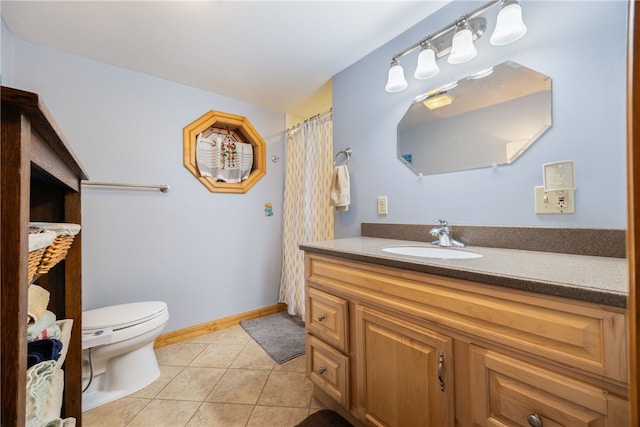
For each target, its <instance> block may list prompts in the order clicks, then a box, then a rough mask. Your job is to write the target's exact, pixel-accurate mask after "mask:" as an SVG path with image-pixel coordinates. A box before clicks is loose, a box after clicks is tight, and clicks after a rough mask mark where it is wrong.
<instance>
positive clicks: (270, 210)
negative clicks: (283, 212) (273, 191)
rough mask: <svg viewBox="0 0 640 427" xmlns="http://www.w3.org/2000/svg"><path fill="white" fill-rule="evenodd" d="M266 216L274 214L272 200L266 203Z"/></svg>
mask: <svg viewBox="0 0 640 427" xmlns="http://www.w3.org/2000/svg"><path fill="white" fill-rule="evenodd" d="M264 216H273V205H272V204H271V202H267V203H265V204H264Z"/></svg>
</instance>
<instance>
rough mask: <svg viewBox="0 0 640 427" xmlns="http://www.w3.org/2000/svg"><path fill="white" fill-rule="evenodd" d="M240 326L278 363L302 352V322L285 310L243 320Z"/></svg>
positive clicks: (300, 354)
mask: <svg viewBox="0 0 640 427" xmlns="http://www.w3.org/2000/svg"><path fill="white" fill-rule="evenodd" d="M240 326H242V327H243V328H244V330H245V331H247V333H248V334H249V335H250V336H251V338H253V339H254V341H255V342H257V343H258V344H260V347H262V348H263V349H264V351H266V352H267V354H268V355H269V356H271V358H272V359H273V360H274V361H276V362H277V363H278V364H282V363H284V362H286V361H287V360H291V359H294V358H296V357H298V356H302V355H303V354H304V322H303V321H302V320H300V319H299V318H297V317H295V316H291V315H289V314H288V313H287V312H286V311H281V312H279V313H276V314H272V315H270V316H265V317H261V318H259V319H254V320H243V321H241V322H240Z"/></svg>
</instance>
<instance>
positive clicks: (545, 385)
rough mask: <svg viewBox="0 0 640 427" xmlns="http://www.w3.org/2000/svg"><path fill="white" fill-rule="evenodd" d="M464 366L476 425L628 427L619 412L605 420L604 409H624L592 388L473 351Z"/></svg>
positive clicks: (483, 351)
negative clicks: (469, 378) (468, 364)
mask: <svg viewBox="0 0 640 427" xmlns="http://www.w3.org/2000/svg"><path fill="white" fill-rule="evenodd" d="M470 364H471V366H470V368H471V369H470V371H471V395H472V396H474V403H473V405H472V408H471V409H472V417H473V422H474V424H475V425H477V426H526V427H529V426H536V425H540V426H543V425H544V426H567V427H569V426H571V427H591V426H602V427H604V426H610V427H614V426H615V425H628V422H627V421H626V418H624V417H625V415H624V411H622V412H623V414H620V413H617V412H620V411H616V413H615V414H612V417H611V418H609V417H608V415H609V414H608V413H609V408H613V407H622V408H624V404H623V402H621V399H617V398H615V397H613V396H609V395H608V393H607V392H606V391H604V390H602V389H600V388H598V387H595V386H592V385H590V384H587V383H584V382H582V381H579V380H575V379H573V378H570V377H567V376H564V375H562V374H559V373H556V372H553V371H550V370H547V369H545V368H542V367H538V366H535V365H531V364H529V363H525V362H523V361H520V360H518V359H515V358H512V357H509V356H506V355H504V354H501V353H497V352H494V351H491V350H486V349H483V348H479V347H475V346H472V347H471V352H470ZM621 403H622V404H621ZM613 417H616V419H615V421H612V419H613ZM620 417H623V418H620ZM538 421H539V423H538Z"/></svg>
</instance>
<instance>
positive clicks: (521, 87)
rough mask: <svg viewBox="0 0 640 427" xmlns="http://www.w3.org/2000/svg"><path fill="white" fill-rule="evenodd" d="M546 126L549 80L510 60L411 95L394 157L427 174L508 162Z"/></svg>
mask: <svg viewBox="0 0 640 427" xmlns="http://www.w3.org/2000/svg"><path fill="white" fill-rule="evenodd" d="M550 126H551V78H549V77H547V76H545V75H543V74H540V73H538V72H537V71H534V70H531V69H529V68H527V67H524V66H522V65H519V64H517V63H515V62H512V61H507V62H505V63H502V64H499V65H496V66H494V67H492V68H490V69H487V70H482V71H480V72H478V73H476V74H474V75H472V76H469V77H466V78H463V79H460V80H458V81H457V82H453V83H450V84H448V85H446V86H442V87H439V88H436V89H434V90H431V91H429V92H427V93H425V94H422V95H420V96H418V97H416V99H415V101H414V102H413V103H412V104H411V106H410V107H409V109H408V110H407V112H406V113H405V115H404V117H403V118H402V120H400V123H399V124H398V158H399V159H400V160H401V161H402V162H403V163H404V164H406V165H407V166H408V167H409V168H410V169H411V170H412V171H414V172H415V173H416V174H418V175H420V174H423V175H427V174H435V173H443V172H453V171H458V170H466V169H476V168H482V167H488V166H494V165H501V164H507V163H512V162H513V161H515V160H516V159H517V158H518V157H519V156H520V155H521V154H522V153H524V152H525V150H526V149H527V148H529V147H530V146H531V144H533V142H534V141H535V140H536V139H538V138H539V137H540V136H541V135H542V134H543V133H544V131H546V130H547V129H548V128H549V127H550Z"/></svg>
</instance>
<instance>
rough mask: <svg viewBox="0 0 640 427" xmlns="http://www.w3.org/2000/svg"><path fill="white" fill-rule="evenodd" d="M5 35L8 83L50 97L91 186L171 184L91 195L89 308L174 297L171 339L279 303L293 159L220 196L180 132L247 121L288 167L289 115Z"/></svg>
mask: <svg viewBox="0 0 640 427" xmlns="http://www.w3.org/2000/svg"><path fill="white" fill-rule="evenodd" d="M3 27H4V25H3ZM2 35H3V41H2V44H3V49H2V53H3V62H2V66H3V80H4V82H3V84H5V85H7V86H13V87H16V88H19V89H24V90H28V91H32V92H36V93H38V94H39V95H40V96H41V97H42V99H43V100H44V102H45V104H46V105H47V107H48V108H49V110H50V111H51V113H52V115H53V116H54V117H55V119H56V121H57V123H58V125H59V126H60V128H61V130H62V132H63V133H64V134H65V137H66V138H67V140H68V141H69V143H70V145H71V146H72V147H73V149H74V151H75V152H76V154H77V155H78V158H79V159H80V161H81V162H82V164H83V166H84V167H85V169H86V170H87V172H88V174H89V177H90V179H91V180H92V181H102V182H122V183H138V184H161V183H164V184H169V185H170V186H171V189H170V191H169V192H168V193H166V194H163V193H160V192H158V191H137V190H121V189H117V190H114V189H95V188H91V187H85V188H84V189H83V195H82V197H83V198H82V215H83V232H82V254H83V308H84V309H85V310H88V309H92V308H96V307H102V306H106V305H112V304H119V303H127V302H136V301H145V300H161V301H166V302H167V304H168V305H169V313H170V316H171V319H170V321H169V325H168V326H167V328H166V332H169V331H172V330H175V329H181V328H185V327H188V326H192V325H197V324H199V323H204V322H209V321H212V320H216V319H220V318H223V317H226V316H230V315H235V314H238V313H243V312H246V311H249V310H253V309H258V308H263V307H266V306H269V305H272V304H275V303H276V302H277V299H278V289H279V286H280V271H281V262H282V261H281V259H282V244H281V242H282V238H281V236H282V188H283V181H284V162H280V163H278V164H274V163H272V162H271V161H270V160H269V161H267V174H266V175H265V176H264V177H263V178H262V179H261V180H260V181H259V182H258V183H257V184H256V185H255V186H253V187H252V188H251V189H250V190H249V191H248V192H247V193H246V194H222V193H210V192H209V191H208V190H207V189H206V188H205V187H204V186H203V185H202V184H200V182H199V181H198V180H197V179H196V178H195V177H194V176H193V175H191V173H190V172H189V171H188V170H187V169H186V168H185V167H184V166H183V160H182V159H183V143H182V129H183V127H184V126H186V125H188V124H189V123H191V122H192V121H193V120H195V119H197V118H198V117H200V116H202V115H203V114H205V113H206V112H208V111H209V110H218V111H224V112H227V113H232V114H238V115H242V116H245V117H247V119H248V120H249V121H250V122H251V124H252V125H253V127H254V128H255V129H256V130H257V131H258V133H259V134H260V135H261V136H262V138H263V139H264V140H265V143H266V146H267V159H271V156H272V155H274V154H276V155H278V156H279V157H280V158H281V159H284V157H285V156H284V136H283V135H284V127H285V116H284V114H283V113H279V112H276V111H272V110H268V109H265V108H262V107H258V106H255V105H251V104H247V103H244V102H240V101H237V100H234V99H231V98H226V97H222V96H218V95H215V94H212V93H208V92H204V91H201V90H197V89H194V88H190V87H187V86H183V85H179V84H176V83H172V82H169V81H166V80H162V79H158V78H155V77H151V76H148V75H144V74H140V73H134V72H130V71H126V70H123V69H120V68H117V67H113V66H110V65H107V64H104V63H100V62H97V61H93V60H90V59H87V58H84V57H80V56H76V55H71V54H68V53H65V52H62V51H59V50H56V49H50V48H47V47H44V46H42V45H38V44H33V43H29V42H26V41H23V40H21V39H18V38H15V37H12V36H11V34H10V33H9V32H8V31H6V29H5V28H3V34H2ZM267 202H270V203H272V204H273V211H274V215H273V216H270V217H267V216H265V214H264V205H265V203H267Z"/></svg>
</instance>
